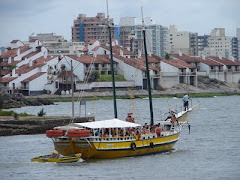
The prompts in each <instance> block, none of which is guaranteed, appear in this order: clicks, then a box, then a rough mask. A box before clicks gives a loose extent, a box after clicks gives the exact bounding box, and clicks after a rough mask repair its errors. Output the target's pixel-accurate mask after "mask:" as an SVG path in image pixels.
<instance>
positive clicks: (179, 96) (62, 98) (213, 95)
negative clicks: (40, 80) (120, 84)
mask: <svg viewBox="0 0 240 180" xmlns="http://www.w3.org/2000/svg"><path fill="white" fill-rule="evenodd" d="M183 95H184V94H162V95H161V94H157V95H152V97H153V98H172V97H177V98H182V97H183ZM231 95H240V93H234V94H228V93H199V94H191V93H189V96H190V98H200V97H201V98H212V97H215V96H231ZM137 98H139V99H143V98H147V96H144V95H135V96H134V95H129V96H117V99H137ZM49 99H50V100H51V101H53V102H71V101H72V98H71V97H59V98H49ZM100 99H103V100H108V99H112V96H94V97H84V98H82V99H81V100H85V101H93V100H100ZM74 101H79V98H77V97H75V98H74Z"/></svg>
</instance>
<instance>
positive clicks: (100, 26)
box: [72, 13, 119, 45]
mask: <svg viewBox="0 0 240 180" xmlns="http://www.w3.org/2000/svg"><path fill="white" fill-rule="evenodd" d="M109 21H110V23H111V24H113V19H112V18H110V19H109ZM107 23H108V20H107V17H105V13H97V15H96V16H95V17H87V16H86V14H79V16H78V17H77V19H75V20H74V23H73V26H72V41H73V42H85V44H88V42H89V41H90V40H92V39H97V40H99V42H100V44H101V45H104V44H106V42H107V41H108V39H109V37H108V30H107V27H106V25H107ZM112 38H116V39H119V26H114V27H113V28H112Z"/></svg>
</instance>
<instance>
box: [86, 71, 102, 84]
mask: <svg viewBox="0 0 240 180" xmlns="http://www.w3.org/2000/svg"><path fill="white" fill-rule="evenodd" d="M99 77H100V74H99V72H98V71H93V72H92V73H91V74H90V76H89V79H88V82H93V81H96V80H97V79H98V78H99Z"/></svg>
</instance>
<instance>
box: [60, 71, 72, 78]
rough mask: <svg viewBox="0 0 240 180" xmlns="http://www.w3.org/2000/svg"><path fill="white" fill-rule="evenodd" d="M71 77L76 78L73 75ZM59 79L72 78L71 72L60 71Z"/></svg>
mask: <svg viewBox="0 0 240 180" xmlns="http://www.w3.org/2000/svg"><path fill="white" fill-rule="evenodd" d="M73 76H75V77H77V76H76V75H75V74H74V73H73ZM61 77H72V71H62V72H61V73H60V74H59V75H58V78H61Z"/></svg>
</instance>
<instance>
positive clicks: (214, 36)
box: [199, 28, 233, 59]
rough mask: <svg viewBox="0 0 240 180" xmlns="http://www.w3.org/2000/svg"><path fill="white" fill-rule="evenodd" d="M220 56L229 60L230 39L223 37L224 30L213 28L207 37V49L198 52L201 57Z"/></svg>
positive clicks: (230, 53) (230, 52)
mask: <svg viewBox="0 0 240 180" xmlns="http://www.w3.org/2000/svg"><path fill="white" fill-rule="evenodd" d="M202 54H204V55H205V56H206V57H208V56H216V57H218V56H222V57H225V58H228V59H230V58H231V56H232V55H233V54H232V37H228V36H225V29H224V28H215V29H213V30H212V32H211V34H210V36H209V37H208V47H205V48H204V50H203V51H200V52H199V55H200V56H201V55H202Z"/></svg>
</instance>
